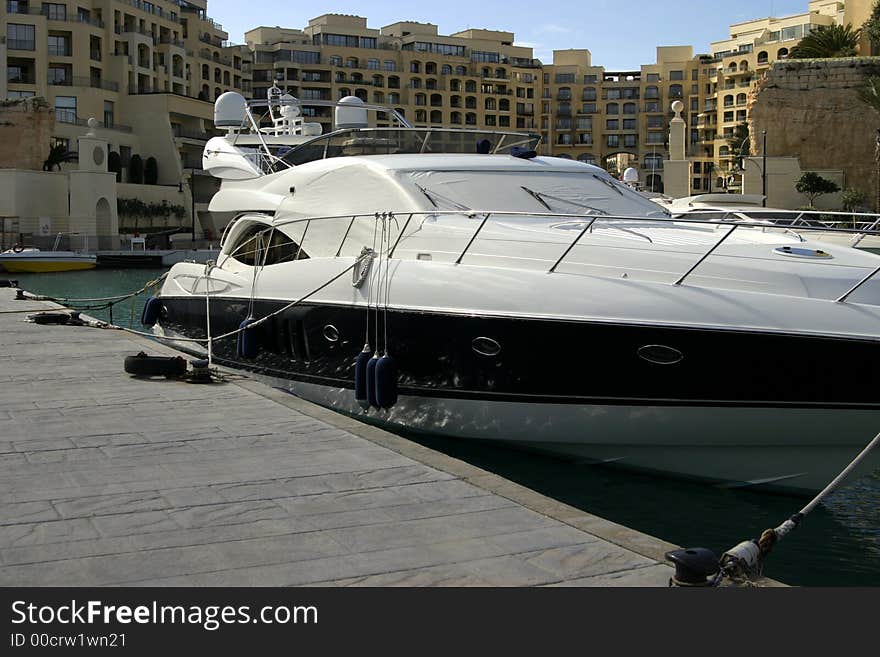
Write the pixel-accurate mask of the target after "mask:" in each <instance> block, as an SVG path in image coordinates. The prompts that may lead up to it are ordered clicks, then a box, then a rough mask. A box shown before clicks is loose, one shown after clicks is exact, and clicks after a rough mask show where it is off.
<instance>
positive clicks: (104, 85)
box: [71, 75, 119, 91]
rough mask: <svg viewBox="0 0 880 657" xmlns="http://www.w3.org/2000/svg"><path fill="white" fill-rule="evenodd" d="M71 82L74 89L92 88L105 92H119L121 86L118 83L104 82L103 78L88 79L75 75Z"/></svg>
mask: <svg viewBox="0 0 880 657" xmlns="http://www.w3.org/2000/svg"><path fill="white" fill-rule="evenodd" d="M71 80H72V81H73V86H74V87H91V88H92V89H103V90H104V91H119V85H118V84H117V83H116V82H111V81H109V80H102V79H101V78H87V77H80V76H76V75H75V76H73V77H72V78H71Z"/></svg>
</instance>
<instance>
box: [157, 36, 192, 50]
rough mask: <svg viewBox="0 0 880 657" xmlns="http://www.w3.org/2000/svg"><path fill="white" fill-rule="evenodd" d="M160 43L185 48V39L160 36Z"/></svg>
mask: <svg viewBox="0 0 880 657" xmlns="http://www.w3.org/2000/svg"><path fill="white" fill-rule="evenodd" d="M159 44H160V45H163V46H174V47H176V48H185V47H186V46H185V45H184V43H183V41H180V40H178V39H174V38H171V37H159Z"/></svg>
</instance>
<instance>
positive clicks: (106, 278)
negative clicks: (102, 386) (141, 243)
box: [0, 267, 168, 329]
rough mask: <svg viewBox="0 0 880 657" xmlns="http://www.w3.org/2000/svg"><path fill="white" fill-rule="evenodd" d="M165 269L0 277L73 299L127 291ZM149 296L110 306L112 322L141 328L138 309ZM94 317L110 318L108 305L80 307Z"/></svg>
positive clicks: (30, 290) (34, 290)
mask: <svg viewBox="0 0 880 657" xmlns="http://www.w3.org/2000/svg"><path fill="white" fill-rule="evenodd" d="M166 271H168V269H167V267H163V268H159V269H89V270H87V271H73V272H56V273H48V274H9V273H6V272H3V273H2V274H0V277H2V278H10V279H13V280H17V281H18V284H19V287H21V288H22V289H24V290H27V291H28V292H32V293H33V294H42V295H45V296H52V297H67V298H76V299H94V298H99V297H109V296H115V295H119V294H127V293H128V292H133V291H135V290H138V289H140V288H141V287H143V286H144V285H145V284H146V283H147V282H149V281H151V280H154V279H156V278H158V277H159V276H161V275H162V274H163V273H165V272H166ZM148 298H149V295H148V294H142V295H140V296H138V297H135V298H134V301H133V302H132V301H131V300H126V301H123V302H121V303H118V304H115V305H114V306H113V311H112V312H113V322H114V323H115V324H118V325H120V326H128V324H129V321H130V320H132V316H133V326H134V328H136V329H142V328H143V327H142V326H141V323H140V317H141V311H142V310H143V309H144V303H146V301H147V299H148ZM83 312H84V313H85V314H87V315H91V316H92V317H95V318H97V319H102V320H104V321H109V320H110V310H109V309H89V310H84V311H83Z"/></svg>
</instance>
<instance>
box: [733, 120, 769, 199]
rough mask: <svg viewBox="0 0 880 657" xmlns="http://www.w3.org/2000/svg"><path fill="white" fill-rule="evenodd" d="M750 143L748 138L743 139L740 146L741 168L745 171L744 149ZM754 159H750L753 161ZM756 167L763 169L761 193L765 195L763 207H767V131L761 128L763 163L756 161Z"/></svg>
mask: <svg viewBox="0 0 880 657" xmlns="http://www.w3.org/2000/svg"><path fill="white" fill-rule="evenodd" d="M748 145H749V142H748V140H743V143H742V145H741V146H740V147H739V162H740V164H739V166H740V169H741V170H742V171H743V173H745V170H746V160H745V159H744V158H743V150H744V149H745V147H746V146H748ZM752 161H753V160H749V162H752ZM755 166H756V167H760V169H761V195H762V196H763V200H762V201H761V206H762V207H767V131H766V130H761V164H758V163H757V162H755Z"/></svg>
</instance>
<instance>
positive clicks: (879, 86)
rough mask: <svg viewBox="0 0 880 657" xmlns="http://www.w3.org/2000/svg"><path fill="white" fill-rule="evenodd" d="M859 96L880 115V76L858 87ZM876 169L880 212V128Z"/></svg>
mask: <svg viewBox="0 0 880 657" xmlns="http://www.w3.org/2000/svg"><path fill="white" fill-rule="evenodd" d="M857 91H858V94H859V98H860V99H861V100H862V102H863V103H865V104H866V105H867V106H868V107H870V108H871V109H872V110H874V112H875V113H876V114H877V115H878V116H880V77H876V76H875V77H870V78H868V79H867V81H866V82H865V84H863V85H862V86H861V87H859V88H858V89H857ZM874 171H875V173H876V175H877V197H876V198H875V199H874V200H875V201H876V205H875V209H876V210H877V212H880V128H878V129H877V132H876V133H875V135H874Z"/></svg>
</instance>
